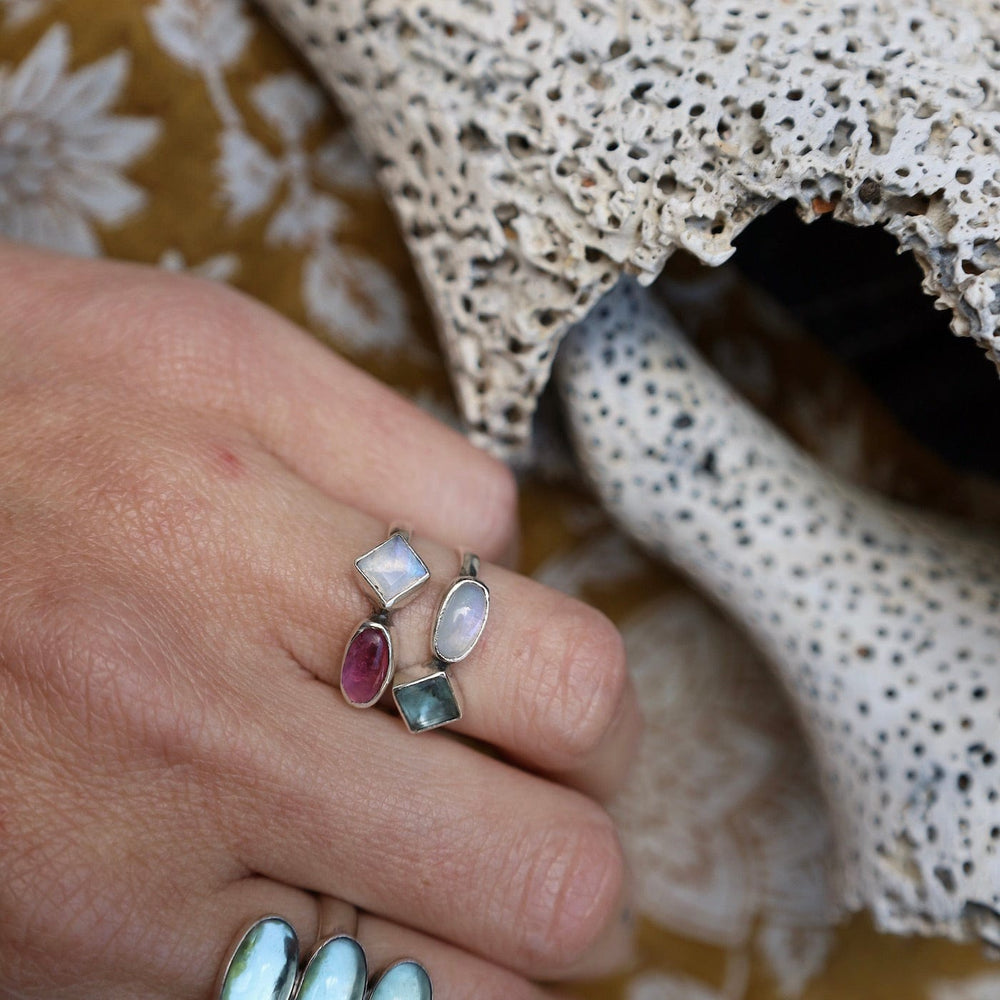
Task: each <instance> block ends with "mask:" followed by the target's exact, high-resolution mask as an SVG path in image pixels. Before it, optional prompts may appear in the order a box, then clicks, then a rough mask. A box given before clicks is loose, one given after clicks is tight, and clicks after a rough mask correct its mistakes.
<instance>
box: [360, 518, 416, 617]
mask: <svg viewBox="0 0 1000 1000" xmlns="http://www.w3.org/2000/svg"><path fill="white" fill-rule="evenodd" d="M354 565H355V566H357V567H358V572H359V573H360V574H361V576H362V577H363V578H364V580H365V582H366V583H367V584H368V586H369V587H371V589H372V590H373V591H374V593H375V596H376V597H377V598H378V600H379V602H380V603H381V605H382V607H383V608H387V609H388V608H392V607H396V606H398V605H399V604H401V603H403V601H404V600H406V599H408V598H410V597H412V596H413V595H414V594H415V593H416V592H417V591H418V590H419V589H420V587H422V586H423V585H424V584H425V583H426V582H427V581H428V580H429V579H430V572H429V571H428V569H427V567H426V566H425V565H424V561H423V560H422V559H421V558H420V556H418V555H417V553H416V552H414V551H413V548H412V546H411V545H410V544H409V542H407V540H406V539H405V538H404V537H403V536H402V535H401V534H400V533H399V532H393V533H392V534H391V535H390V536H389V537H388V538H387V539H386V540H385V541H384V542H383V543H382V544H381V545H376V546H375V548H373V549H372V550H371V552H366V553H365V554H364V555H363V556H360V557H359V558H358V559H355V560H354Z"/></svg>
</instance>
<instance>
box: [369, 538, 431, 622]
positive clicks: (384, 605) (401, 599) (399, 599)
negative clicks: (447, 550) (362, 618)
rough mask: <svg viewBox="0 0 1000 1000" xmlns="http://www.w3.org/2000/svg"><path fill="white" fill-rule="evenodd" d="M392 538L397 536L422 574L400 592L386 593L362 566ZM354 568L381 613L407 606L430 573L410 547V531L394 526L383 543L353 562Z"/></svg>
mask: <svg viewBox="0 0 1000 1000" xmlns="http://www.w3.org/2000/svg"><path fill="white" fill-rule="evenodd" d="M394 536H398V537H399V538H400V539H401V540H402V542H403V544H404V545H405V546H406V549H407V551H408V552H409V553H410V554H411V555H412V556H413V557H414V559H415V560H416V562H417V564H418V565H419V567H420V569H421V570H422V572H421V573H419V574H418V575H417V576H415V577H414V578H413V580H412V582H411V583H410V584H409V585H408V586H407V587H406V588H405V589H403V590H402V591H399V592H395V591H393V592H391V593H387V592H386V591H385V590H383V589H382V588H381V587H380V586H379V583H378V580H377V579H375V578H373V577H372V576H369V575H368V574H366V573H365V570H364V568H363V564H364V562H365V560H367V559H368V558H369V557H370V556H372V555H373V554H374V553H375V552H377V551H378V550H379V549H381V548H382V547H383V546H385V545H386V544H387V543H388V542H390V541H391V540H392V538H393V537H394ZM354 567H355V569H357V571H358V573H359V575H360V576H361V579H362V580H363V581H364V583H365V588H366V590H367V591H368V593H369V595H370V596H373V597H374V598H375V603H376V605H377V606H378V607H379V608H381V609H382V610H383V611H392V610H393V609H395V608H401V607H402V606H403V605H404V604H408V603H409V602H410V601H412V600H413V598H414V597H416V596H417V593H418V592H419V591H420V589H421V588H422V587H423V586H424V584H425V583H427V581H428V580H429V579H430V578H431V574H430V571H429V570H428V569H427V567H426V566H425V565H424V562H423V560H422V559H421V558H420V556H419V555H418V554H417V551H416V549H414V548H413V546H412V545H410V529H409V528H406V527H402V526H400V525H396V524H394V525H392V527H390V528H389V533H388V535H387V536H386V539H385V541H384V542H379V544H378V545H376V546H375V547H374V548H372V549H369V550H368V551H367V552H365V553H364V554H363V555H360V556H358V558H357V559H355V560H354Z"/></svg>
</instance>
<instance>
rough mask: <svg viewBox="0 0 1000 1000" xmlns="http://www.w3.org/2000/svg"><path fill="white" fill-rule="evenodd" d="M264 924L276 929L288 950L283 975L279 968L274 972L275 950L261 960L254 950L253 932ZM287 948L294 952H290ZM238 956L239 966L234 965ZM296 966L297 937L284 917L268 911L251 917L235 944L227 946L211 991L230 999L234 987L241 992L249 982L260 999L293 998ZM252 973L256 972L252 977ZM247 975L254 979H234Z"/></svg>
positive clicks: (286, 999) (278, 999)
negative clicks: (256, 918)
mask: <svg viewBox="0 0 1000 1000" xmlns="http://www.w3.org/2000/svg"><path fill="white" fill-rule="evenodd" d="M264 926H270V927H271V928H273V929H274V930H276V931H278V932H279V933H280V934H281V935H282V936H283V937H284V939H285V941H286V945H287V950H285V952H284V955H283V957H284V960H285V961H286V962H287V963H288V969H287V972H286V973H285V974H284V975H280V974H278V972H280V969H279V970H278V971H277V972H276V969H275V958H276V957H278V956H276V954H274V953H272V954H271V955H269V956H267V958H268V960H267V961H261V960H260V957H259V956H258V955H255V954H254V950H253V945H252V939H253V936H254V934H255V933H257V932H259V931H260V930H261V929H262V928H263V927H264ZM290 951H292V952H294V954H291V953H290ZM272 952H273V948H272ZM237 959H240V960H241V966H240V967H237V964H236V963H237ZM298 970H299V941H298V938H297V937H296V935H295V930H294V928H293V927H292V926H291V924H289V923H288V921H287V920H285V919H284V918H283V917H279V916H277V915H275V914H267V915H266V916H263V917H261V918H260V919H259V920H255V921H253V923H251V924H250V925H249V926H245V927H244V929H243V931H242V932H241V933H240V936H239V938H238V939H237V941H236V942H235V944H233V945H232V947H231V948H230V951H229V955H228V957H227V959H226V961H225V963H224V964H223V966H222V968H221V969H220V970H219V975H218V977H217V979H216V983H215V990H214V994H215V995H216V996H217V997H219V1000H232V995H233V993H234V990H235V991H236V993H243V992H244V990H246V989H247V987H248V986H250V987H251V988H252V991H253V993H254V995H256V996H258V997H260V1000H294V996H295V991H296V988H297V986H298ZM254 973H256V976H255V977H254ZM248 975H249V976H250V977H251V978H252V979H253V982H251V983H249V984H248V983H247V982H245V981H244V982H242V983H238V982H237V981H238V979H239V978H240V977H243V978H244V979H245V978H246V977H247V976H248ZM241 987H242V988H241Z"/></svg>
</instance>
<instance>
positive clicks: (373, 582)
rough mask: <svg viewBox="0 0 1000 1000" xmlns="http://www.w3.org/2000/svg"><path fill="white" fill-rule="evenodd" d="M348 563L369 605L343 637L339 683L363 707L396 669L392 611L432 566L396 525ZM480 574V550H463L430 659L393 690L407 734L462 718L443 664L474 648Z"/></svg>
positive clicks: (484, 605)
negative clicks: (370, 600)
mask: <svg viewBox="0 0 1000 1000" xmlns="http://www.w3.org/2000/svg"><path fill="white" fill-rule="evenodd" d="M354 565H355V567H356V568H357V571H358V573H359V575H360V577H361V579H362V580H363V581H364V585H365V589H366V591H367V592H368V593H369V595H370V596H371V597H372V598H373V600H374V603H375V608H374V610H373V611H372V614H371V615H369V617H368V618H366V619H365V620H364V621H363V622H361V624H360V625H358V627H357V628H356V629H355V630H354V634H353V635H352V636H351V638H350V640H349V641H348V643H347V648H346V650H345V651H344V659H343V663H342V665H341V670H340V690H341V692H342V694H343V695H344V699H345V700H346V701H347V703H348V704H349V705H352V706H354V707H355V708H369V707H370V706H372V705H374V704H376V703H377V702H378V701H379V700H380V699H381V697H382V695H383V694H384V693H385V690H386V688H387V687H388V686H389V684H390V682H391V681H392V679H393V675H394V673H395V670H396V663H395V654H394V648H393V637H392V627H391V621H390V618H391V613H392V612H393V611H394V610H395V609H397V608H399V607H401V606H402V605H403V604H405V603H406V602H407V601H409V600H411V599H412V598H413V597H415V596H416V594H417V593H418V592H419V590H420V589H421V588H422V587H423V586H424V584H425V583H427V581H428V580H429V579H430V571H429V570H428V569H427V566H426V564H425V563H424V561H423V560H422V559H421V558H420V556H419V555H418V554H417V553H416V551H415V550H414V549H413V547H412V546H411V545H410V534H409V532H408V531H406V530H404V529H401V528H393V529H391V530H390V532H389V537H388V538H387V539H386V540H385V541H384V542H382V543H381V544H380V545H377V546H375V548H373V549H372V550H371V551H369V552H366V553H365V554H364V555H362V556H359V557H358V558H357V559H356V560H355V561H354ZM478 575H479V557H478V556H476V555H473V554H472V553H471V552H467V553H465V554H464V555H463V556H462V566H461V569H460V571H459V575H458V576H457V577H456V578H455V579H454V580H453V581H452V583H451V585H450V586H449V588H448V589H447V591H446V592H445V594H444V596H443V597H442V599H441V603H440V604H439V605H438V610H437V615H436V616H435V620H434V628H433V631H432V634H431V654H432V656H431V659H430V662H429V663H427V664H426V665H425V666H424V668H423V670H422V671H417V670H412V669H411V670H410V671H408V673H410V674H414V673H418V672H419V673H420V676H417V677H416V678H415V679H411V680H407V681H405V682H404V683H400V684H396V685H394V687H393V689H392V694H393V699H394V701H395V703H396V707H397V708H398V709H399V714H400V716H401V717H402V718H403V721H404V722H405V723H406V726H407V728H408V729H409V730H410V732H411V733H419V732H425V731H427V730H429V729H436V728H437V727H438V726H443V725H446V724H448V723H450V722H455V721H457V720H458V719H460V718H461V717H462V709H461V705H460V704H459V700H458V695H457V693H456V691H455V688H454V685H453V684H452V681H451V678H450V676H449V674H448V668H449V666H450V665H451V664H453V663H458V662H459V661H461V660H464V659H465V658H466V657H467V656H468V655H469V654H470V653H471V652H472V650H473V649H474V648H475V646H476V644H477V643H478V642H479V639H480V637H481V636H482V634H483V629H484V628H485V627H486V619H487V617H488V616H489V610H490V592H489V588H488V587H487V586H486V584H484V583H483V582H482V581H481V580H480V579H479V578H478Z"/></svg>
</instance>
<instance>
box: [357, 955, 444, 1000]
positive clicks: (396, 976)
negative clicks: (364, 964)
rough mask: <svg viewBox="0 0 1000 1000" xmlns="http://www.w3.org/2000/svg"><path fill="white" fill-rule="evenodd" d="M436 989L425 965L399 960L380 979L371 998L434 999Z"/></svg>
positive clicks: (400, 999)
mask: <svg viewBox="0 0 1000 1000" xmlns="http://www.w3.org/2000/svg"><path fill="white" fill-rule="evenodd" d="M433 995H434V991H433V990H432V989H431V979H430V976H428V975H427V973H426V971H425V970H424V967H423V966H422V965H418V964H417V963H416V962H410V961H406V962H397V963H396V964H395V965H394V966H392V968H390V969H388V970H387V971H386V973H385V975H384V976H382V978H381V979H380V980H379V981H378V986H376V987H375V989H374V991H373V992H372V995H371V997H370V998H369V1000H432V998H433Z"/></svg>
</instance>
